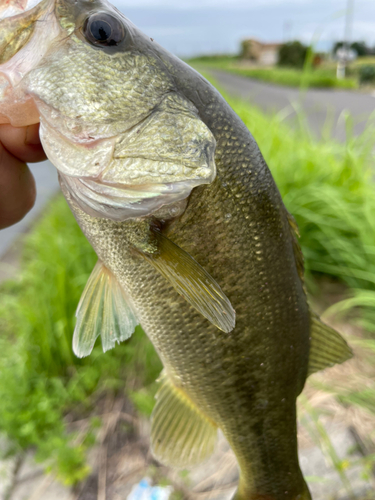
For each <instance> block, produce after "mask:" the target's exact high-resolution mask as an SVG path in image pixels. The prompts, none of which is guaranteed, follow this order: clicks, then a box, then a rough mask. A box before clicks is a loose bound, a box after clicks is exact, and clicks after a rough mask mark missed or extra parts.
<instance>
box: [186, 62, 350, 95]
mask: <svg viewBox="0 0 375 500" xmlns="http://www.w3.org/2000/svg"><path fill="white" fill-rule="evenodd" d="M188 63H189V64H193V65H194V66H196V65H199V66H201V67H202V68H204V67H206V68H208V67H209V68H213V69H222V70H224V71H228V72H230V73H235V74H237V75H241V76H246V77H249V78H255V79H257V80H262V81H265V82H270V83H276V84H278V85H285V86H288V87H301V86H302V87H315V88H339V89H355V88H357V87H358V83H357V79H356V78H347V79H345V80H338V79H337V78H336V69H335V68H317V69H310V70H308V71H306V70H305V71H303V70H299V69H293V68H282V67H278V66H275V67H272V68H268V67H267V68H260V67H251V66H249V65H246V63H245V62H244V61H241V60H239V59H238V58H236V57H230V56H216V57H215V56H212V57H207V56H206V57H198V58H194V59H190V60H189V61H188Z"/></svg>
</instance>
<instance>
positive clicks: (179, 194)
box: [59, 172, 202, 222]
mask: <svg viewBox="0 0 375 500" xmlns="http://www.w3.org/2000/svg"><path fill="white" fill-rule="evenodd" d="M59 181H60V185H61V189H62V191H63V193H64V196H65V197H66V198H67V199H69V198H73V199H74V200H75V202H76V203H77V204H78V206H79V207H80V208H81V210H83V211H84V212H85V213H87V214H88V215H90V216H92V217H98V218H102V219H111V220H114V221H117V222H121V221H125V220H129V219H137V218H142V217H147V216H150V215H154V216H156V217H158V218H164V219H171V218H174V217H178V216H179V215H181V214H182V213H183V212H184V210H185V209H186V205H187V198H188V197H189V195H190V193H191V191H192V189H194V187H196V186H198V185H201V184H202V181H201V180H196V179H194V180H189V181H179V182H175V183H165V184H142V185H138V186H134V185H123V184H122V185H110V184H104V183H102V182H101V181H100V180H97V179H93V178H84V177H71V176H68V175H65V174H62V173H61V172H59Z"/></svg>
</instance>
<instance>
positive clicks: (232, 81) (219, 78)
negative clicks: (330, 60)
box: [205, 69, 375, 142]
mask: <svg viewBox="0 0 375 500" xmlns="http://www.w3.org/2000/svg"><path fill="white" fill-rule="evenodd" d="M205 72H206V73H209V74H211V75H212V76H213V77H214V78H215V80H216V82H217V84H218V86H219V88H220V89H222V90H225V92H227V93H229V94H231V95H234V96H237V97H241V98H243V99H245V100H247V101H249V102H251V103H253V104H256V105H257V106H259V107H260V108H261V109H263V110H264V111H266V112H267V113H274V112H280V113H282V116H284V117H285V120H286V121H288V122H289V123H292V124H296V123H297V122H298V120H299V118H298V116H299V115H300V116H301V111H302V119H306V120H307V123H308V126H309V128H310V130H311V131H312V132H313V133H314V135H315V136H316V137H317V138H320V137H321V136H322V134H323V133H324V130H329V131H330V133H331V134H332V137H334V138H335V139H337V140H339V141H340V142H343V141H344V140H345V139H346V137H347V135H346V131H347V125H349V124H350V122H349V123H346V120H345V116H346V115H347V114H349V115H351V117H352V124H353V134H354V135H359V134H361V133H362V132H363V131H364V130H365V129H367V128H368V127H369V126H370V124H371V122H372V121H373V123H374V125H375V94H374V95H371V94H365V93H360V92H354V91H346V90H327V89H309V90H308V91H306V92H304V93H301V92H300V90H299V89H296V88H291V87H282V86H279V85H274V84H270V83H265V82H260V81H259V80H252V79H250V78H247V77H243V76H238V75H234V74H231V73H226V72H225V71H219V70H212V69H207V70H205ZM349 128H350V127H349Z"/></svg>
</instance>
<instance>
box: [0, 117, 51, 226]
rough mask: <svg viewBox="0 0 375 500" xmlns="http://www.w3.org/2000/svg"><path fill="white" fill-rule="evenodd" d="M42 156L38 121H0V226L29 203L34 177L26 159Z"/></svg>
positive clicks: (32, 199) (16, 217)
mask: <svg viewBox="0 0 375 500" xmlns="http://www.w3.org/2000/svg"><path fill="white" fill-rule="evenodd" d="M45 159H46V155H45V153H44V151H43V148H42V145H41V143H40V139H39V124H35V125H29V126H28V127H20V128H18V127H12V126H11V125H8V124H3V125H0V229H4V228H6V227H8V226H11V225H12V224H15V223H16V222H18V221H20V220H21V219H22V218H23V217H24V216H25V215H26V214H27V212H29V210H31V208H32V207H33V205H34V203H35V197H36V188H35V181H34V178H33V176H32V174H31V172H30V170H29V168H28V166H27V165H26V163H35V162H39V161H43V160H45Z"/></svg>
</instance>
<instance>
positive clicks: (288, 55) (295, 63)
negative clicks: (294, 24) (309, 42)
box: [278, 41, 308, 68]
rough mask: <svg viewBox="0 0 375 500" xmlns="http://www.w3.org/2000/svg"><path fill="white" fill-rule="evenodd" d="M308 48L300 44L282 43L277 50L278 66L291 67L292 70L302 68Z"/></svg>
mask: <svg viewBox="0 0 375 500" xmlns="http://www.w3.org/2000/svg"><path fill="white" fill-rule="evenodd" d="M307 50H308V48H307V47H306V46H305V45H303V44H302V43H301V42H298V41H295V42H289V43H284V45H282V46H281V47H280V49H279V59H278V65H279V66H292V67H294V68H302V67H303V65H304V63H305V59H306V55H307Z"/></svg>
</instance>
